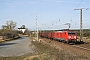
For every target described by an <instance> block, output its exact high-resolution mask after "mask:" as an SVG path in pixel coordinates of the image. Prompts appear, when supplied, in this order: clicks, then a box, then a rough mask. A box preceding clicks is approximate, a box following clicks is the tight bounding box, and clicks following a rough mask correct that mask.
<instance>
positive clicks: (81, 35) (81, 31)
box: [74, 8, 89, 42]
mask: <svg viewBox="0 0 90 60" xmlns="http://www.w3.org/2000/svg"><path fill="white" fill-rule="evenodd" d="M82 9H86V10H87V9H89V8H80V9H74V10H80V42H81V41H82V40H83V39H82V37H83V29H82Z"/></svg>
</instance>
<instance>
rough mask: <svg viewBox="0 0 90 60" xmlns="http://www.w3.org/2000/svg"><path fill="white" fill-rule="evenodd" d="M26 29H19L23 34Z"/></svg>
mask: <svg viewBox="0 0 90 60" xmlns="http://www.w3.org/2000/svg"><path fill="white" fill-rule="evenodd" d="M25 30H26V29H25V28H18V31H22V32H23V33H24V32H25Z"/></svg>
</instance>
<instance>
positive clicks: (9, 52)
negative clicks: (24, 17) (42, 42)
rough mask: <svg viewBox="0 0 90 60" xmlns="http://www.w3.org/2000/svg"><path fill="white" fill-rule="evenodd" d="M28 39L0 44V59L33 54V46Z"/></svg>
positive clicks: (23, 38)
mask: <svg viewBox="0 0 90 60" xmlns="http://www.w3.org/2000/svg"><path fill="white" fill-rule="evenodd" d="M30 45H32V44H31V39H29V38H28V37H21V38H20V39H17V40H13V41H8V42H4V43H1V44H0V57H10V56H22V55H26V54H30V53H33V52H34V50H33V45H32V46H30Z"/></svg>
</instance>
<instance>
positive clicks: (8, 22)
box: [6, 20, 16, 30]
mask: <svg viewBox="0 0 90 60" xmlns="http://www.w3.org/2000/svg"><path fill="white" fill-rule="evenodd" d="M6 26H7V29H9V30H13V29H14V28H15V27H16V22H13V21H12V20H10V21H6Z"/></svg>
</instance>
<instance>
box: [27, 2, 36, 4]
mask: <svg viewBox="0 0 90 60" xmlns="http://www.w3.org/2000/svg"><path fill="white" fill-rule="evenodd" d="M27 3H28V4H37V2H27Z"/></svg>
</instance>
